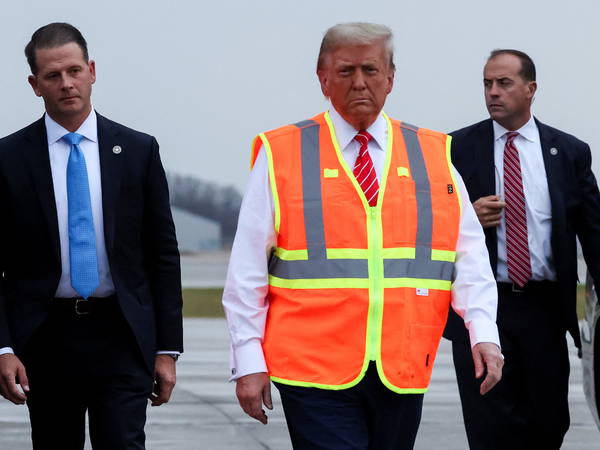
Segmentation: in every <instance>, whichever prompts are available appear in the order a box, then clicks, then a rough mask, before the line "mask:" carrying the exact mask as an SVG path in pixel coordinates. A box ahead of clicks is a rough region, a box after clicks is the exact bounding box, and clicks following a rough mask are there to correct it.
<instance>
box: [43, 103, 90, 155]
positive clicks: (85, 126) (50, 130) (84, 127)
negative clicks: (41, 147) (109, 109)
mask: <svg viewBox="0 0 600 450" xmlns="http://www.w3.org/2000/svg"><path fill="white" fill-rule="evenodd" d="M44 122H45V124H46V135H47V136H48V146H51V145H52V144H55V143H56V142H58V141H59V140H61V139H62V137H63V136H64V135H65V134H67V133H69V130H67V129H65V128H64V127H63V126H62V125H59V124H58V123H57V122H56V121H55V120H54V119H53V118H52V117H50V116H49V115H48V113H46V114H44ZM76 133H77V134H81V135H82V136H83V137H84V138H86V139H88V140H90V141H92V142H98V125H97V117H96V111H94V108H92V111H91V112H90V114H89V115H88V116H87V118H86V119H85V120H84V121H83V123H82V124H81V126H80V127H79V128H78V129H77V131H76Z"/></svg>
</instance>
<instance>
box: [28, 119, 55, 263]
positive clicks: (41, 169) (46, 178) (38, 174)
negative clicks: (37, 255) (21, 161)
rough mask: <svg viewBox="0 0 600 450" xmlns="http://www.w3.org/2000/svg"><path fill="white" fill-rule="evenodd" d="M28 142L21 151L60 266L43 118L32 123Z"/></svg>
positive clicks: (52, 187) (52, 188) (53, 199)
mask: <svg viewBox="0 0 600 450" xmlns="http://www.w3.org/2000/svg"><path fill="white" fill-rule="evenodd" d="M25 139H26V140H27V141H28V142H27V145H26V148H24V149H23V156H24V157H25V159H26V161H27V165H28V166H29V169H30V171H31V178H32V181H33V184H34V186H35V190H36V192H37V194H38V198H39V200H40V206H41V209H42V212H43V215H44V219H45V220H46V224H47V226H48V233H49V235H50V240H51V242H52V249H53V251H54V256H55V258H56V260H57V261H58V263H59V264H60V237H59V233H58V216H57V213H56V200H55V197H54V185H53V184H52V169H51V168H50V155H49V153H48V138H47V134H46V125H45V123H44V117H42V118H41V119H40V120H38V121H37V122H34V123H33V124H32V125H31V127H30V128H29V130H28V132H27V133H26V135H25Z"/></svg>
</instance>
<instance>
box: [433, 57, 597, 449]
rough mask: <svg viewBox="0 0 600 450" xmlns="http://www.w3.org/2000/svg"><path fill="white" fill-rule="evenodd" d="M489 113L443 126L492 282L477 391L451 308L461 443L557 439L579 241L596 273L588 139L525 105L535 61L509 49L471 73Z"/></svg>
mask: <svg viewBox="0 0 600 450" xmlns="http://www.w3.org/2000/svg"><path fill="white" fill-rule="evenodd" d="M483 84H484V93H485V101H486V105H487V109H488V111H489V114H490V119H488V120H484V121H482V122H479V123H477V124H474V125H471V126H469V127H466V128H463V129H461V130H458V131H455V132H453V133H451V135H452V162H453V163H454V165H455V167H456V168H457V169H458V171H459V172H460V174H461V175H462V177H463V179H464V180H465V184H466V186H467V189H468V191H469V196H470V198H471V201H472V202H473V206H474V208H475V212H476V213H477V216H478V218H479V221H480V223H481V225H482V226H483V228H484V231H485V236H486V244H487V247H488V251H489V255H490V262H491V264H492V268H493V270H494V274H495V276H496V281H497V287H498V329H499V331H500V342H501V344H502V351H503V353H504V355H505V356H506V360H505V365H504V373H503V377H502V381H501V382H500V383H498V385H497V387H496V388H495V389H494V390H493V391H491V392H489V393H488V394H486V395H485V396H480V395H478V392H479V383H478V382H477V381H476V380H473V379H472V372H473V370H474V367H473V363H472V362H471V361H470V358H469V353H470V349H469V343H468V336H467V335H466V334H465V333H464V331H463V328H464V324H463V321H462V320H461V319H460V318H459V317H458V316H456V315H455V314H451V315H450V317H449V320H448V325H447V328H446V332H445V336H446V337H448V338H450V339H452V341H453V344H452V348H453V354H454V365H455V368H456V374H457V378H458V386H459V391H460V395H461V401H462V407H463V415H464V419H465V426H466V430H467V436H468V439H469V446H470V448H471V449H473V450H484V449H485V450H493V449H498V450H500V449H503V450H504V449H511V450H513V449H514V450H516V449H534V448H536V449H538V448H539V449H544V450H552V449H558V448H560V446H561V444H562V441H563V437H564V435H565V433H566V432H567V430H568V428H569V405H568V381H569V357H568V350H567V342H566V332H567V331H569V332H570V334H571V335H572V336H573V339H574V341H575V344H576V345H577V347H580V346H581V344H580V339H579V328H578V323H577V315H576V308H575V305H576V290H575V287H576V285H577V246H576V237H578V238H579V240H580V242H581V245H582V248H583V254H584V256H585V259H586V262H587V265H588V268H589V270H590V271H591V273H592V276H593V278H594V280H595V281H596V283H597V282H598V281H600V194H599V193H598V187H597V185H596V179H595V177H594V175H593V173H592V171H591V153H590V148H589V147H588V145H587V144H586V143H584V142H582V141H580V140H579V139H577V138H575V137H573V136H571V135H569V134H566V133H564V132H562V131H559V130H557V129H555V128H551V127H549V126H547V125H545V124H543V123H541V122H540V121H539V120H537V119H536V118H535V117H533V115H532V114H531V104H532V102H533V99H534V96H535V94H536V90H537V83H536V73H535V65H534V63H533V61H532V60H531V58H530V57H529V56H528V55H526V54H525V53H523V52H521V51H518V50H511V49H501V50H495V51H493V52H492V53H491V55H490V57H489V59H488V60H487V63H486V64H485V67H484V71H483Z"/></svg>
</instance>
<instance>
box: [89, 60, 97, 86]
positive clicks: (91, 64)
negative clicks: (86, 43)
mask: <svg viewBox="0 0 600 450" xmlns="http://www.w3.org/2000/svg"><path fill="white" fill-rule="evenodd" d="M88 67H89V68H90V73H91V74H92V84H94V83H95V82H96V61H94V60H93V59H90V61H89V62H88Z"/></svg>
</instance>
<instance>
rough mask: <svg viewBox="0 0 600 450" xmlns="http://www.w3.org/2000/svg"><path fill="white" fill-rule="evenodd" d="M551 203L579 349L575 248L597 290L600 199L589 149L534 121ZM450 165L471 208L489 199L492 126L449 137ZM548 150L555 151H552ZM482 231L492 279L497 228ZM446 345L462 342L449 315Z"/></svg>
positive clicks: (560, 275) (565, 298) (566, 309)
mask: <svg viewBox="0 0 600 450" xmlns="http://www.w3.org/2000/svg"><path fill="white" fill-rule="evenodd" d="M536 124H537V126H538V130H539V133H540V141H541V147H542V154H543V158H544V166H545V169H546V176H547V178H548V189H549V191H550V202H551V204H552V234H551V248H552V256H553V259H554V268H555V269H556V275H557V282H558V285H559V289H560V302H558V304H552V302H551V301H549V305H548V307H551V308H560V310H561V312H562V317H564V325H565V329H566V330H568V331H569V332H570V333H571V335H572V336H573V339H574V341H575V344H576V345H577V346H578V347H581V343H580V338H579V326H578V323H577V314H576V286H577V281H578V280H577V244H576V237H578V238H579V240H580V242H581V246H582V249H583V254H584V257H585V260H586V263H587V265H588V268H589V270H590V272H591V274H592V277H593V279H594V282H595V283H596V286H598V282H599V281H600V194H599V192H598V186H597V184H596V179H595V177H594V174H593V173H592V170H591V161H592V156H591V152H590V148H589V146H588V145H587V144H586V143H585V142H582V141H580V140H579V139H577V138H576V137H574V136H571V135H570V134H567V133H564V132H562V131H560V130H557V129H555V128H552V127H549V126H547V125H544V124H543V123H541V122H539V121H538V120H537V119H536ZM451 135H452V162H453V164H454V166H455V167H456V169H457V170H458V171H459V173H460V174H461V176H462V178H463V180H464V181H465V184H466V186H467V190H468V191H469V197H470V199H471V201H472V202H474V201H475V200H477V199H478V198H480V197H484V196H488V195H494V194H495V193H496V192H495V191H496V189H495V171H494V130H493V124H492V120H491V119H488V120H484V121H482V122H479V123H476V124H475V125H471V126H469V127H466V128H463V129H461V130H458V131H455V132H453V133H451ZM551 149H555V150H552V151H551ZM484 231H485V239H486V245H487V248H488V252H489V255H490V263H491V266H492V269H493V271H494V274H495V273H496V266H497V260H498V241H497V234H496V228H495V227H494V228H487V229H485V230H484ZM444 336H445V337H447V338H449V339H467V333H466V331H465V327H464V323H463V322H462V320H461V319H460V318H459V317H458V315H456V314H454V313H453V312H452V313H451V314H450V317H449V319H448V325H447V327H446V331H445V334H444Z"/></svg>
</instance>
